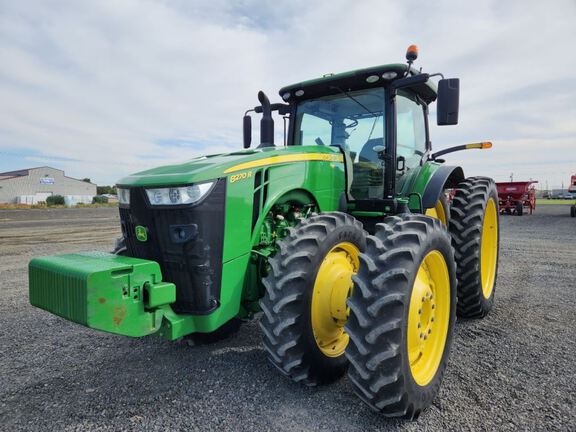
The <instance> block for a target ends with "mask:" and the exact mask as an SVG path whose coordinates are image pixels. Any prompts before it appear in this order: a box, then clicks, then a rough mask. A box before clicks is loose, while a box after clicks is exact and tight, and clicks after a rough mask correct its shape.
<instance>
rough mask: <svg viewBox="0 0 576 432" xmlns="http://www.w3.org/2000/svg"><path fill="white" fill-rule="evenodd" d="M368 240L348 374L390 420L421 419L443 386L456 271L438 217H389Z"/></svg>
mask: <svg viewBox="0 0 576 432" xmlns="http://www.w3.org/2000/svg"><path fill="white" fill-rule="evenodd" d="M376 227H377V229H376V233H375V235H374V236H369V237H368V239H367V250H366V253H363V254H361V255H360V271H359V272H358V274H357V276H355V277H354V282H355V288H354V291H353V293H352V296H351V298H350V300H349V305H350V318H349V320H348V323H347V324H346V331H347V332H348V334H349V335H350V344H349V345H348V348H347V349H346V356H347V357H348V360H349V361H350V367H349V370H348V377H349V378H350V380H351V381H352V384H353V387H354V390H355V392H356V394H357V395H358V396H359V397H360V398H361V399H362V400H363V401H364V402H366V403H367V404H368V405H369V406H370V407H371V408H372V409H374V410H375V411H378V412H380V413H382V414H384V415H386V416H389V417H404V418H407V419H415V418H417V417H418V416H419V415H420V413H421V412H422V410H424V409H425V408H426V407H428V406H429V405H430V404H431V403H432V401H433V400H434V398H435V397H436V395H437V394H438V391H439V389H440V384H441V381H442V377H443V375H444V371H445V369H446V365H447V362H448V356H449V353H450V348H451V344H452V336H453V330H454V323H455V320H456V268H455V264H454V255H453V250H452V247H451V245H450V236H449V234H448V232H447V231H446V228H445V227H444V226H443V225H442V223H441V222H440V221H439V220H436V219H432V218H430V217H427V216H422V215H411V214H405V215H401V216H393V217H388V218H386V219H384V223H383V224H378V225H377V226H376Z"/></svg>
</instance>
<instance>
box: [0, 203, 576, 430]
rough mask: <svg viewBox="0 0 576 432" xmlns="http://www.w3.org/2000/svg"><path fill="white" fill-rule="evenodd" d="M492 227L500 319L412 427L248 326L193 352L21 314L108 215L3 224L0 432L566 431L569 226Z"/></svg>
mask: <svg viewBox="0 0 576 432" xmlns="http://www.w3.org/2000/svg"><path fill="white" fill-rule="evenodd" d="M568 212H569V209H568V207H567V206H559V205H558V206H557V205H549V206H540V207H539V208H538V209H537V213H536V214H535V215H533V216H523V217H514V216H505V217H502V218H501V237H502V240H501V255H500V268H499V273H498V288H497V300H496V306H495V309H494V310H493V312H492V313H491V314H490V315H489V316H488V317H487V318H485V319H484V320H480V321H459V322H458V324H457V327H456V336H455V342H454V346H453V352H452V356H451V359H450V364H449V367H448V370H447V374H446V376H445V379H444V383H443V386H442V390H441V392H440V395H439V397H438V398H437V400H436V402H435V403H434V405H433V406H432V407H431V408H430V409H428V410H427V411H425V412H424V413H423V414H422V415H421V416H420V418H419V419H418V420H417V421H416V422H401V421H391V420H387V419H385V418H383V417H381V416H379V415H378V414H375V413H373V412H372V411H370V410H369V409H368V408H367V407H365V406H364V405H363V404H362V403H361V402H360V401H359V399H357V398H356V396H355V395H354V393H353V392H352V388H351V386H350V384H349V383H348V382H347V380H346V379H342V380H341V381H339V382H337V383H335V384H333V385H330V386H326V387H320V388H316V389H309V388H305V387H301V386H299V385H296V384H293V383H291V382H289V381H288V380H286V379H285V378H283V377H282V376H280V374H279V373H278V372H277V371H276V370H275V369H274V368H273V366H271V365H270V364H269V363H268V362H267V360H266V356H265V354H264V351H263V350H262V348H261V346H260V334H259V330H258V326H257V325H256V323H255V322H250V323H247V324H245V325H244V326H243V327H242V329H241V331H240V333H239V334H238V335H237V336H236V337H234V338H231V339H228V340H226V341H222V342H219V343H216V344H213V345H209V346H201V347H190V346H188V345H186V344H183V343H171V342H167V341H164V340H161V339H159V338H155V337H148V338H143V339H129V338H126V337H120V336H114V335H108V334H103V333H98V332H96V331H92V330H90V329H86V328H83V327H81V326H79V325H76V324H73V323H69V322H67V321H65V320H62V319H60V318H57V317H55V316H52V315H50V314H48V313H46V312H43V311H41V310H38V309H35V308H33V307H31V306H30V305H29V304H28V296H27V276H26V266H27V263H28V261H29V259H30V258H31V257H32V256H36V255H46V254H56V253H65V252H73V251H79V250H90V249H95V250H109V249H110V247H111V245H112V244H113V240H114V238H115V237H116V236H117V235H118V233H119V229H118V216H117V210H116V209H109V208H101V209H75V210H72V209H67V210H9V211H0V293H1V297H0V429H2V430H10V431H13V430H42V431H45V430H121V429H130V430H180V429H182V430H184V429H186V430H288V431H292V430H293V431H300V430H330V431H333V430H347V431H366V430H474V431H477V430H519V429H521V430H524V429H527V430H574V427H575V426H574V425H575V424H576V416H575V414H574V408H575V407H574V403H575V395H576V360H575V355H576V337H575V336H574V334H575V332H574V329H573V328H572V326H574V324H575V322H576V307H575V306H576V304H575V303H576V220H574V219H571V218H570V217H569V215H568Z"/></svg>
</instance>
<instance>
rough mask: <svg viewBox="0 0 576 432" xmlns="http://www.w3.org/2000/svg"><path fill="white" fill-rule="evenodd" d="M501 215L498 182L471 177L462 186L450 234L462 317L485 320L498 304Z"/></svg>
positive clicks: (454, 202) (453, 213) (455, 202)
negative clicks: (496, 303) (497, 189)
mask: <svg viewBox="0 0 576 432" xmlns="http://www.w3.org/2000/svg"><path fill="white" fill-rule="evenodd" d="M487 215H488V218H487ZM498 215H499V212H498V193H497V191H496V184H495V183H494V180H492V179H490V178H486V177H470V178H468V179H466V180H464V181H463V182H462V183H460V184H459V185H458V187H457V189H456V195H455V196H454V200H453V201H452V207H451V213H450V234H451V235H452V246H453V247H454V250H455V258H456V275H457V278H458V308H457V313H458V316H460V317H463V318H482V317H484V316H486V315H487V314H488V312H490V310H491V309H492V306H493V304H494V293H495V291H496V275H497V272H498V253H499V241H500V231H499V230H500V224H499V219H498Z"/></svg>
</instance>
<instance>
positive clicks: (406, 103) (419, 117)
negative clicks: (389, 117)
mask: <svg viewBox="0 0 576 432" xmlns="http://www.w3.org/2000/svg"><path fill="white" fill-rule="evenodd" d="M396 140H397V143H398V144H397V145H398V147H397V150H396V153H397V156H398V157H400V156H403V157H404V158H405V159H406V169H407V170H410V169H413V168H415V167H417V166H419V165H420V161H421V160H422V156H423V155H424V153H425V152H426V123H425V117H424V106H423V105H422V104H420V103H419V102H418V101H417V99H416V98H415V97H414V96H413V95H412V94H410V93H408V92H403V91H399V92H398V95H397V96H396Z"/></svg>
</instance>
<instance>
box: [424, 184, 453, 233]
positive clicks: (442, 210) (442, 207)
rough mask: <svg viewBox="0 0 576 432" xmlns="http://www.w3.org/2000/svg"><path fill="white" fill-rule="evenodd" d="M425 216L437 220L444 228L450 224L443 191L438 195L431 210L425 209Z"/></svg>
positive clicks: (446, 199) (448, 205)
mask: <svg viewBox="0 0 576 432" xmlns="http://www.w3.org/2000/svg"><path fill="white" fill-rule="evenodd" d="M425 215H426V216H430V217H433V218H435V219H439V220H440V222H442V224H443V225H444V226H446V227H448V225H449V224H450V203H449V202H448V197H447V196H446V194H445V193H444V191H442V193H441V194H440V198H438V201H436V205H435V206H434V207H433V208H429V209H427V210H426V212H425Z"/></svg>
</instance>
